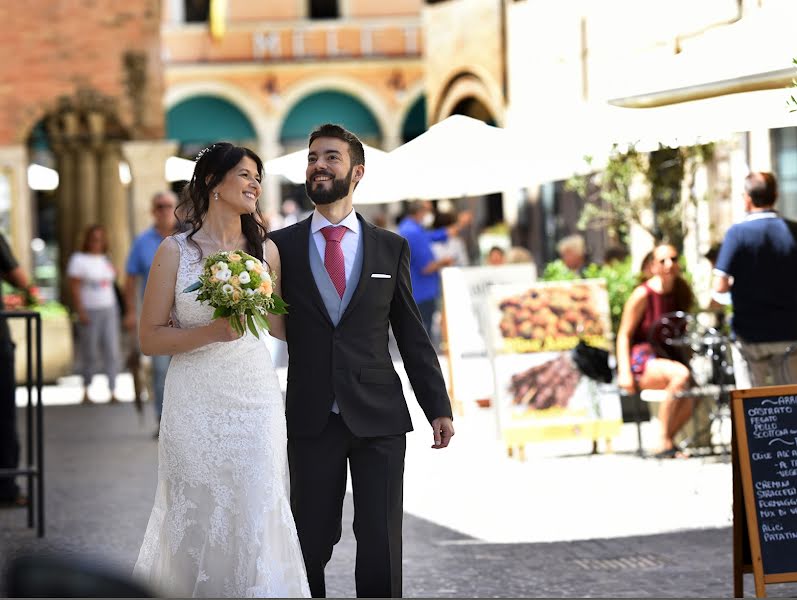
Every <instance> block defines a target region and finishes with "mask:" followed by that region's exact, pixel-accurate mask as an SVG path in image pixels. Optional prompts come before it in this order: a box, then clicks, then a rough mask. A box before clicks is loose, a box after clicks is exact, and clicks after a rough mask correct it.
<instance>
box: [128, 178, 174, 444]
mask: <svg viewBox="0 0 797 600" xmlns="http://www.w3.org/2000/svg"><path fill="white" fill-rule="evenodd" d="M176 208H177V196H176V195H175V194H174V193H173V192H157V193H156V194H155V195H154V196H153V197H152V227H150V228H149V229H147V230H146V231H144V232H143V233H141V234H140V235H139V236H138V237H137V238H136V239H135V240H134V241H133V246H132V247H131V249H130V254H129V255H128V257H127V265H126V267H125V271H126V272H127V278H126V281H125V317H124V325H125V329H127V330H128V331H129V332H130V333H131V336H130V337H131V338H132V339H131V344H130V345H131V349H130V354H129V355H128V359H127V367H128V368H129V369H130V372H131V373H132V374H133V382H134V384H135V393H136V398H139V397H140V396H139V394H140V388H141V384H140V378H139V369H140V366H141V352H140V351H139V348H138V343H137V342H138V336H137V335H136V326H137V322H138V308H139V302H138V300H139V299H140V298H141V297H142V296H143V294H144V288H145V287H146V286H147V276H148V275H149V268H150V266H151V265H152V260H153V259H154V258H155V252H157V250H158V247H159V246H160V243H161V242H162V241H163V240H164V238H166V237H168V236H170V235H172V234H173V233H175V231H176V230H177V217H176V216H175V212H174V211H175V209H176ZM151 360H152V371H151V377H152V379H151V383H152V385H151V388H150V389H151V390H152V395H153V396H154V398H153V399H154V408H155V418H156V419H157V420H158V424H159V426H160V417H161V412H162V411H163V386H164V384H165V382H166V371H167V370H168V368H169V360H170V357H169V356H152V357H151ZM154 437H156V438H157V437H158V430H156V431H155V436H154Z"/></svg>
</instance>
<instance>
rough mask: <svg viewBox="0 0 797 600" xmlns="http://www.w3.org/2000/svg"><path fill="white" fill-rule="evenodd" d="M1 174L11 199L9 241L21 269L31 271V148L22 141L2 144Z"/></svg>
mask: <svg viewBox="0 0 797 600" xmlns="http://www.w3.org/2000/svg"><path fill="white" fill-rule="evenodd" d="M0 177H4V178H6V180H7V181H6V184H7V185H8V189H9V196H10V197H9V200H10V201H11V215H10V218H11V222H10V229H11V236H10V239H9V244H10V245H11V250H12V251H13V252H14V257H15V258H16V259H17V262H19V265H20V266H21V267H22V269H23V270H24V271H25V272H26V273H27V274H28V275H32V272H31V269H32V267H33V257H32V256H31V251H30V240H31V237H32V236H33V208H32V202H31V197H30V188H29V187H28V150H27V148H25V146H23V145H21V144H20V145H14V146H0Z"/></svg>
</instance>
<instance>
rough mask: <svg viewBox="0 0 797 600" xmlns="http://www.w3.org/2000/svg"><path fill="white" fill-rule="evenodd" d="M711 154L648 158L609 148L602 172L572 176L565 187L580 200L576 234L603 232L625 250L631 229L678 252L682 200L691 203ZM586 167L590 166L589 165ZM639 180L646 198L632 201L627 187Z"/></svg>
mask: <svg viewBox="0 0 797 600" xmlns="http://www.w3.org/2000/svg"><path fill="white" fill-rule="evenodd" d="M712 154H713V144H702V145H695V146H683V147H678V148H670V147H667V146H662V145H659V149H658V150H655V151H653V152H650V153H644V152H639V151H637V150H636V148H634V147H633V146H631V147H630V148H627V149H622V148H621V147H620V146H618V145H617V144H615V145H614V146H613V147H612V150H611V153H610V155H609V160H608V162H607V164H606V166H605V168H604V169H603V170H602V171H596V172H592V173H588V174H585V175H576V176H574V177H572V178H571V179H570V180H569V181H568V182H567V187H568V189H570V190H573V191H575V192H576V193H577V194H579V196H581V197H582V198H583V199H584V200H585V205H584V208H583V210H582V212H581V216H580V219H579V222H578V228H579V229H582V230H584V229H590V228H591V229H603V230H605V231H606V232H607V233H608V235H609V237H610V238H611V239H612V241H613V242H616V243H620V244H623V245H628V236H629V232H630V227H631V225H632V224H636V225H638V226H640V227H641V228H642V229H644V230H645V231H647V232H648V233H649V234H650V235H651V237H653V238H654V239H656V240H662V241H667V242H669V243H671V244H673V245H674V246H675V247H676V248H678V249H681V248H682V247H683V239H684V235H685V228H684V219H683V214H684V200H688V201H693V202H697V198H696V197H695V196H694V191H693V183H694V179H695V177H694V176H695V172H696V171H697V168H698V167H699V166H700V165H701V164H703V163H704V162H706V161H708V160H710V158H711V156H712ZM587 162H588V164H591V159H589V158H587ZM640 175H641V176H644V178H645V180H646V182H647V183H648V185H647V192H646V193H640V194H636V195H634V196H632V195H631V193H630V191H631V186H632V185H633V183H634V181H635V179H637V177H638V176H640ZM685 177H689V179H688V182H687V183H688V186H689V190H690V193H689V195H688V197H687V198H684V195H683V193H682V189H683V182H684V178H685ZM648 214H650V215H651V216H652V219H648V218H647V216H648Z"/></svg>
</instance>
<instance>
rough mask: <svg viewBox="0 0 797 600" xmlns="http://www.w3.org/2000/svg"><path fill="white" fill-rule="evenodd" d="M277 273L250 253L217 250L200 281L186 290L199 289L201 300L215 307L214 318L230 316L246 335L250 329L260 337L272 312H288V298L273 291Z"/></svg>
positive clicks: (204, 269) (210, 258) (233, 323)
mask: <svg viewBox="0 0 797 600" xmlns="http://www.w3.org/2000/svg"><path fill="white" fill-rule="evenodd" d="M273 289H274V276H273V275H272V274H271V273H269V272H268V271H266V268H265V267H264V266H263V263H261V262H260V261H259V260H258V259H256V258H255V257H254V256H250V255H249V254H247V253H246V252H241V251H240V250H235V251H234V252H217V253H215V254H211V255H210V256H208V257H207V258H206V259H205V266H204V268H203V269H202V274H201V275H200V276H199V281H197V282H196V283H194V284H192V285H190V286H188V287H187V288H185V290H183V292H194V291H196V290H199V295H198V296H197V300H199V301H200V302H203V303H208V304H210V305H211V306H212V307H213V308H215V309H216V310H215V312H214V313H213V318H214V319H218V318H220V317H226V318H228V319H229V320H230V325H231V326H232V328H233V329H234V330H235V331H237V332H238V333H240V334H241V335H243V334H244V333H245V331H246V328H247V327H248V328H249V331H251V332H252V335H254V336H255V337H257V338H259V337H260V331H268V330H269V327H270V326H269V323H268V317H267V316H266V315H267V314H268V313H271V314H274V315H284V314H286V313H287V312H288V311H287V310H286V308H285V307H286V306H287V305H286V304H285V301H284V300H283V299H282V298H280V297H279V296H277V295H276V294H274V293H273Z"/></svg>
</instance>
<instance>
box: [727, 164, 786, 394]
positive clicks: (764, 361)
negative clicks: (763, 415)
mask: <svg viewBox="0 0 797 600" xmlns="http://www.w3.org/2000/svg"><path fill="white" fill-rule="evenodd" d="M777 198H778V186H777V181H776V180H775V176H774V175H773V174H772V173H765V172H753V173H750V174H749V175H748V176H747V177H746V178H745V180H744V194H743V199H744V207H745V211H746V212H747V216H746V217H745V219H744V221H742V222H741V223H736V224H735V225H732V226H731V228H730V229H728V232H727V233H726V234H725V239H724V240H723V241H722V246H721V248H720V251H719V256H718V257H717V262H716V264H715V266H714V275H715V277H714V292H715V298H716V295H717V294H723V293H725V292H728V291H730V293H731V302H732V304H733V322H732V323H733V331H734V333H735V335H736V344H735V346H734V350H737V351H738V353H735V354H734V367H735V369H734V375H735V377H736V387H738V388H748V387H759V386H762V385H771V384H774V385H777V384H787V383H794V381H795V377H797V352H790V353H789V356H788V357H787V356H786V354H787V350H788V349H789V347H793V346H795V345H797V278H796V277H795V273H797V236H796V235H795V234H796V233H797V223H794V222H791V221H788V220H787V219H784V218H782V217H781V216H780V215H779V214H778V213H777V212H776V211H775V202H776V200H777ZM740 355H741V356H740ZM784 361H786V362H784Z"/></svg>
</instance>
